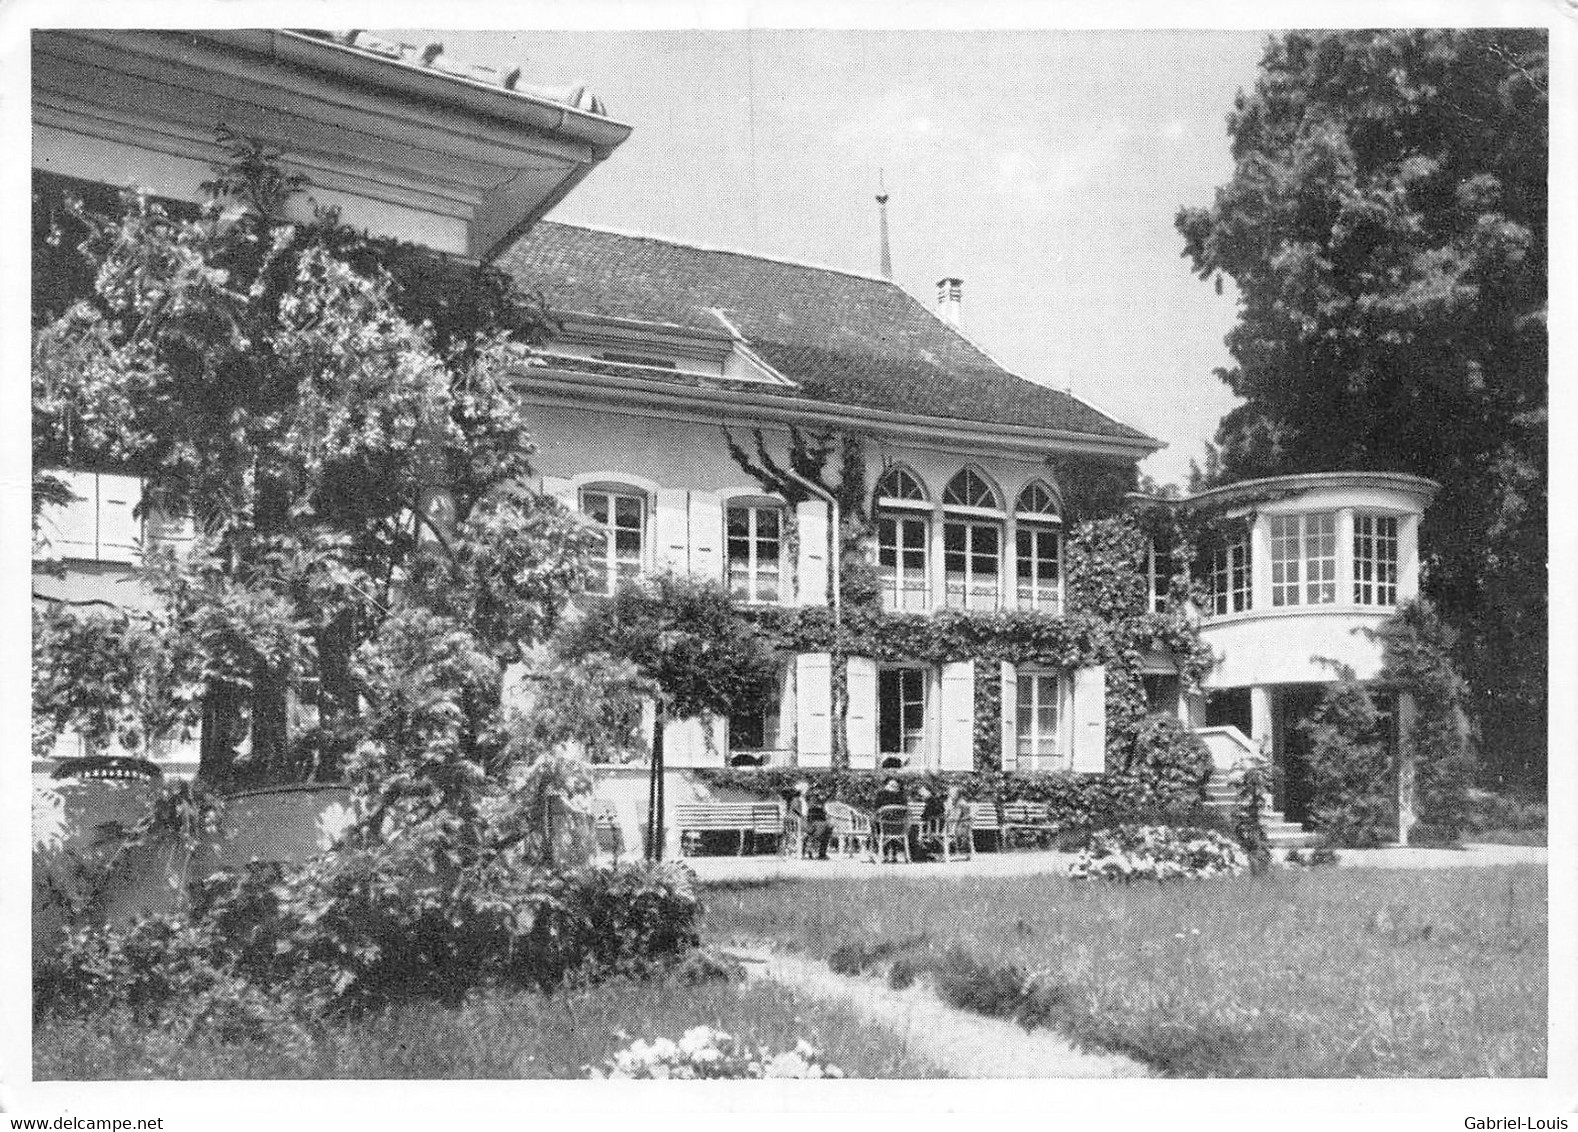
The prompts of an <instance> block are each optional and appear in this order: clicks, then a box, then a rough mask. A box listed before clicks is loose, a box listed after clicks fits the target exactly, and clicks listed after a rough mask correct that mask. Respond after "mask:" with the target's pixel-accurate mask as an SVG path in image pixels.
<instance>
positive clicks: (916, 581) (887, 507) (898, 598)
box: [875, 467, 931, 613]
mask: <svg viewBox="0 0 1578 1132" xmlns="http://www.w3.org/2000/svg"><path fill="white" fill-rule="evenodd" d="M875 495H876V511H877V572H878V574H880V575H881V578H882V608H884V609H886V610H888V611H889V612H902V613H918V612H922V611H924V610H925V609H926V607H927V605H928V604H929V601H930V593H931V586H930V583H929V582H928V580H927V544H928V543H929V541H930V531H931V504H930V503H929V502H927V498H926V489H925V487H924V486H923V485H922V484H921V481H920V479H919V477H917V476H916V475H915V473H914V472H911V471H910V470H909V469H908V468H900V467H895V468H889V469H888V470H887V472H886V473H884V474H883V476H882V478H881V479H880V480H878V481H877V490H876V493H875Z"/></svg>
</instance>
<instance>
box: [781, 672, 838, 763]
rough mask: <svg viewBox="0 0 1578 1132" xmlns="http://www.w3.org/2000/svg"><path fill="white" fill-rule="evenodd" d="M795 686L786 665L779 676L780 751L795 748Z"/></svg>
mask: <svg viewBox="0 0 1578 1132" xmlns="http://www.w3.org/2000/svg"><path fill="white" fill-rule="evenodd" d="M794 684H795V681H794V676H793V675H791V674H790V671H789V666H788V665H785V666H784V668H783V671H782V672H781V673H779V676H778V748H777V749H778V750H790V749H792V748H793V747H794V733H795V732H794V726H795V719H796V716H795V694H794V693H795V688H794ZM830 691H831V689H830ZM773 761H774V763H781V762H782V761H783V760H782V759H781V758H775V759H774V760H773Z"/></svg>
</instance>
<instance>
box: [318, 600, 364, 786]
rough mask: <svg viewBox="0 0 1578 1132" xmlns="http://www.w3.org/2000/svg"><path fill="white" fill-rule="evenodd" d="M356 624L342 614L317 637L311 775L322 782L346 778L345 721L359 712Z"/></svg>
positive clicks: (347, 614) (349, 616) (345, 614)
mask: <svg viewBox="0 0 1578 1132" xmlns="http://www.w3.org/2000/svg"><path fill="white" fill-rule="evenodd" d="M355 647H356V642H355V637H354V623H353V621H352V618H351V615H350V614H349V613H344V614H341V615H340V616H339V617H336V618H335V619H334V620H333V621H331V622H330V623H329V624H328V625H327V626H325V628H324V630H323V632H321V633H319V634H318V750H317V757H316V759H314V761H313V766H312V768H311V776H312V777H313V778H315V779H317V780H318V781H322V782H338V781H339V780H340V779H341V778H343V777H344V773H345V770H344V757H345V753H346V752H345V751H344V750H343V749H342V747H341V742H342V736H343V734H344V727H345V722H346V720H347V719H350V718H352V717H354V716H355V714H356V711H357V697H356V682H355V680H354V679H353V677H352V676H351V654H352V653H353V652H354V651H355Z"/></svg>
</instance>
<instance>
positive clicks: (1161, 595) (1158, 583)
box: [1145, 539, 1174, 613]
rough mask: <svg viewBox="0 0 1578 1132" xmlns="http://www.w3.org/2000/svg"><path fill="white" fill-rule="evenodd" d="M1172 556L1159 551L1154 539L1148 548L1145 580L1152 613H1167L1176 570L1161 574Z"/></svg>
mask: <svg viewBox="0 0 1578 1132" xmlns="http://www.w3.org/2000/svg"><path fill="white" fill-rule="evenodd" d="M1171 558H1172V555H1164V554H1162V553H1161V552H1160V551H1158V550H1157V547H1156V540H1155V539H1152V540H1151V541H1150V543H1149V544H1148V545H1147V547H1146V553H1145V578H1146V590H1147V591H1148V596H1149V599H1150V606H1149V607H1150V611H1151V612H1152V613H1165V612H1166V611H1167V595H1168V593H1169V592H1170V591H1171V589H1172V580H1173V573H1174V570H1172V569H1169V570H1167V572H1166V573H1165V574H1163V573H1161V570H1162V569H1163V563H1164V561H1166V560H1168V559H1171Z"/></svg>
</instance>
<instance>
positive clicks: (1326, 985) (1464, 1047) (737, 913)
mask: <svg viewBox="0 0 1578 1132" xmlns="http://www.w3.org/2000/svg"><path fill="white" fill-rule="evenodd" d="M704 899H705V901H706V904H707V916H706V921H705V931H706V934H707V935H708V936H709V937H710V938H711V939H712V940H713V941H714V942H720V943H721V942H730V941H734V942H740V943H747V944H750V943H760V942H762V941H764V940H771V941H775V942H776V943H777V944H779V945H780V946H786V947H789V948H792V949H798V950H801V951H804V952H806V953H808V954H811V955H815V956H820V957H823V958H826V957H827V956H829V955H830V954H832V953H833V952H834V951H835V950H836V949H838V948H839V947H840V946H845V945H857V946H861V947H866V948H870V947H872V946H875V945H879V944H882V943H884V942H886V943H889V944H892V943H896V942H902V941H910V942H909V944H908V946H907V947H906V948H905V949H904V950H903V951H902V952H901V954H904V955H906V956H907V957H908V958H909V959H910V960H911V961H912V962H914V963H915V964H917V965H918V966H919V967H921V968H922V969H927V968H931V967H935V966H936V965H938V964H941V963H942V962H943V961H944V959H945V957H947V956H948V955H949V954H950V952H953V956H954V960H955V963H954V966H955V968H957V966H958V959H959V956H960V955H963V956H966V957H968V959H969V960H972V961H973V962H974V963H975V964H984V965H986V966H988V967H991V968H1002V967H1012V968H1016V969H1017V970H1018V972H1019V973H1020V974H1022V975H1028V974H1030V973H1032V972H1041V973H1042V974H1041V976H1040V981H1041V982H1042V983H1043V984H1047V985H1050V986H1053V987H1054V988H1056V990H1055V992H1054V994H1053V998H1054V999H1055V1000H1056V1003H1057V1009H1056V1010H1055V1012H1054V1014H1053V1021H1052V1022H1051V1023H1050V1024H1053V1025H1056V1026H1058V1027H1059V1028H1060V1029H1063V1030H1064V1031H1066V1032H1068V1033H1069V1034H1070V1035H1071V1036H1073V1037H1074V1038H1075V1039H1076V1040H1078V1041H1080V1042H1082V1043H1084V1044H1087V1045H1090V1046H1099V1047H1104V1048H1108V1049H1114V1050H1119V1051H1122V1052H1126V1053H1129V1054H1131V1055H1133V1056H1135V1057H1138V1058H1140V1059H1141V1060H1143V1061H1146V1062H1148V1063H1149V1064H1151V1065H1153V1066H1155V1067H1156V1068H1158V1069H1159V1070H1161V1071H1163V1072H1166V1073H1170V1074H1174V1075H1178V1076H1198V1077H1541V1076H1544V1075H1545V1072H1546V903H1545V901H1546V884H1545V874H1544V871H1543V870H1542V869H1540V868H1538V867H1534V866H1513V867H1506V868H1494V869H1443V870H1439V871H1431V872H1422V871H1420V872H1416V871H1402V870H1380V869H1322V870H1312V871H1308V872H1304V871H1299V870H1290V869H1278V870H1275V871H1273V872H1272V873H1270V874H1268V875H1266V876H1262V877H1254V878H1249V877H1241V878H1213V879H1208V880H1200V881H1180V882H1172V883H1169V884H1166V885H1156V884H1154V883H1141V884H1135V885H1132V886H1129V887H1124V886H1113V885H1107V884H1101V883H1090V882H1076V881H1070V880H1066V879H1064V878H1061V877H1055V876H1039V877H1017V878H960V879H957V880H946V879H941V880H939V879H935V875H934V874H933V877H931V878H928V879H926V880H921V879H919V878H911V877H906V876H905V875H904V873H903V872H902V871H901V870H899V869H896V868H895V869H891V870H890V869H884V870H882V871H881V872H880V874H878V875H874V876H872V877H870V878H861V879H848V880H841V879H831V878H830V879H827V880H806V881H780V882H776V883H771V884H764V885H739V886H728V885H718V886H713V887H710V888H709V889H708V890H707V891H706V893H705V894H704Z"/></svg>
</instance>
